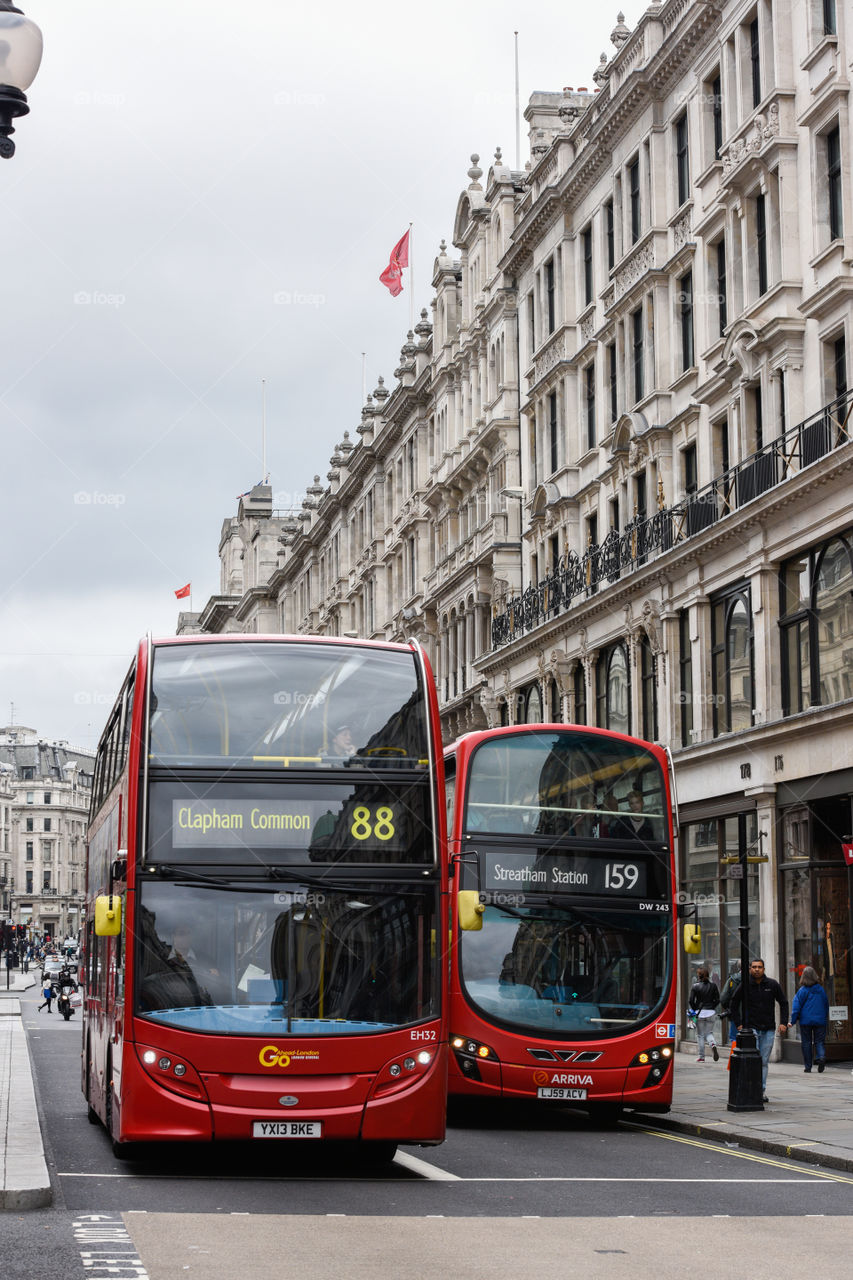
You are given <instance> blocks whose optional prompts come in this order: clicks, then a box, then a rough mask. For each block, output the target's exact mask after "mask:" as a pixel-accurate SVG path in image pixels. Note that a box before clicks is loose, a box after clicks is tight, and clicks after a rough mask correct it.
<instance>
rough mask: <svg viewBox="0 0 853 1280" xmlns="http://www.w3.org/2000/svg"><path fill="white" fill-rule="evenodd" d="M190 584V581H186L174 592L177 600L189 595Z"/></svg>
mask: <svg viewBox="0 0 853 1280" xmlns="http://www.w3.org/2000/svg"><path fill="white" fill-rule="evenodd" d="M191 586H192V583H191V582H188V583H187V585H186V586H185V587H181V589H180V591H176V592H175V595H176V596H177V597H178V599H179V600H183V599H185V598H186V596H188V595H189V593H190V587H191Z"/></svg>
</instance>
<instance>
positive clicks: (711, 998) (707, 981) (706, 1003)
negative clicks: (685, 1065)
mask: <svg viewBox="0 0 853 1280" xmlns="http://www.w3.org/2000/svg"><path fill="white" fill-rule="evenodd" d="M719 1003H720V988H719V987H718V986H717V984H716V982H712V981H711V974H710V972H709V971H708V970H707V969H697V970H696V981H695V982H694V983H693V986H692V987H691V988H690V998H689V999H688V1001H687V1012H688V1016H689V1017H691V1018H695V1019H696V1041H697V1048H698V1050H699V1056H698V1058H697V1059H696V1061H697V1062H704V1061H705V1045H706V1043H707V1044H709V1045H710V1046H711V1053H712V1055H713V1058H714V1061H715V1062H719V1061H720V1054H719V1051H718V1049H717V1043H716V1041H715V1039H714V1019H715V1018H716V1016H717V1005H718V1004H719Z"/></svg>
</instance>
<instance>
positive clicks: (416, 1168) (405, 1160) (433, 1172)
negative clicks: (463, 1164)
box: [394, 1151, 466, 1182]
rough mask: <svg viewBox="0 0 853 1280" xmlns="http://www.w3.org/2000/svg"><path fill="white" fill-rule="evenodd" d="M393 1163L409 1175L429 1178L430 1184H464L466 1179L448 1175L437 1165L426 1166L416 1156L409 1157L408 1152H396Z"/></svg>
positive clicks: (453, 1174)
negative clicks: (414, 1174)
mask: <svg viewBox="0 0 853 1280" xmlns="http://www.w3.org/2000/svg"><path fill="white" fill-rule="evenodd" d="M394 1163H395V1164H398V1165H400V1167H401V1168H403V1169H408V1170H409V1173H417V1174H419V1175H420V1176H421V1177H422V1178H429V1180H430V1182H464V1181H466V1179H464V1178H459V1177H457V1176H456V1174H455V1173H448V1172H447V1170H446V1169H439V1168H438V1166H437V1165H434V1164H427V1162H426V1160H419V1159H418V1157H417V1156H410V1155H409V1153H408V1151H398V1152H397V1154H396V1155H395V1157H394Z"/></svg>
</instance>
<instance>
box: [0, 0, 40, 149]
mask: <svg viewBox="0 0 853 1280" xmlns="http://www.w3.org/2000/svg"><path fill="white" fill-rule="evenodd" d="M41 54H42V35H41V31H40V30H39V28H38V27H37V26H36V24H35V23H34V22H32V21H31V20H30V19H29V18H26V17H24V14H23V13H22V12H21V10H20V9H18V8H16V7H15V5H14V4H13V3H12V0H0V158H2V159H4V160H8V159H9V157H10V156H13V155H14V154H15V144H14V142H13V141H12V139H11V138H10V136H9V135H10V134H12V133H14V132H15V129H14V126H13V124H12V121H13V120H16V119H17V118H18V116H25V115H26V114H27V112H28V111H29V109H30V108H29V104H28V102H27V95H26V92H25V90H26V89H29V87H30V85H31V84H32V82H33V80H35V78H36V72H37V71H38V69H39V66H40V64H41Z"/></svg>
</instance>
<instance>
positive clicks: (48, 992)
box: [38, 978, 56, 1013]
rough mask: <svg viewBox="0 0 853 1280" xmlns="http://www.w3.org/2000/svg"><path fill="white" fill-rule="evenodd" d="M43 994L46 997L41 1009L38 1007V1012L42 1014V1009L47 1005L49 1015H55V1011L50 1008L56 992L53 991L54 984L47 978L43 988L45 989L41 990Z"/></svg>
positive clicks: (40, 1006)
mask: <svg viewBox="0 0 853 1280" xmlns="http://www.w3.org/2000/svg"><path fill="white" fill-rule="evenodd" d="M41 993H42V995H43V996H44V1000H43V1002H42V1003H41V1004H40V1005H39V1007H38V1012H39V1013H41V1011H42V1009H43V1008H44V1006H45V1005H47V1011H48V1013H53V1010H52V1009H51V1007H50V1002H51V1000H52V999H53V997H54V995H55V994H56V993H55V992H54V990H53V983H52V982H50V981H48V979H47V978H45V981H44V986H43V987H42V989H41Z"/></svg>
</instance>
